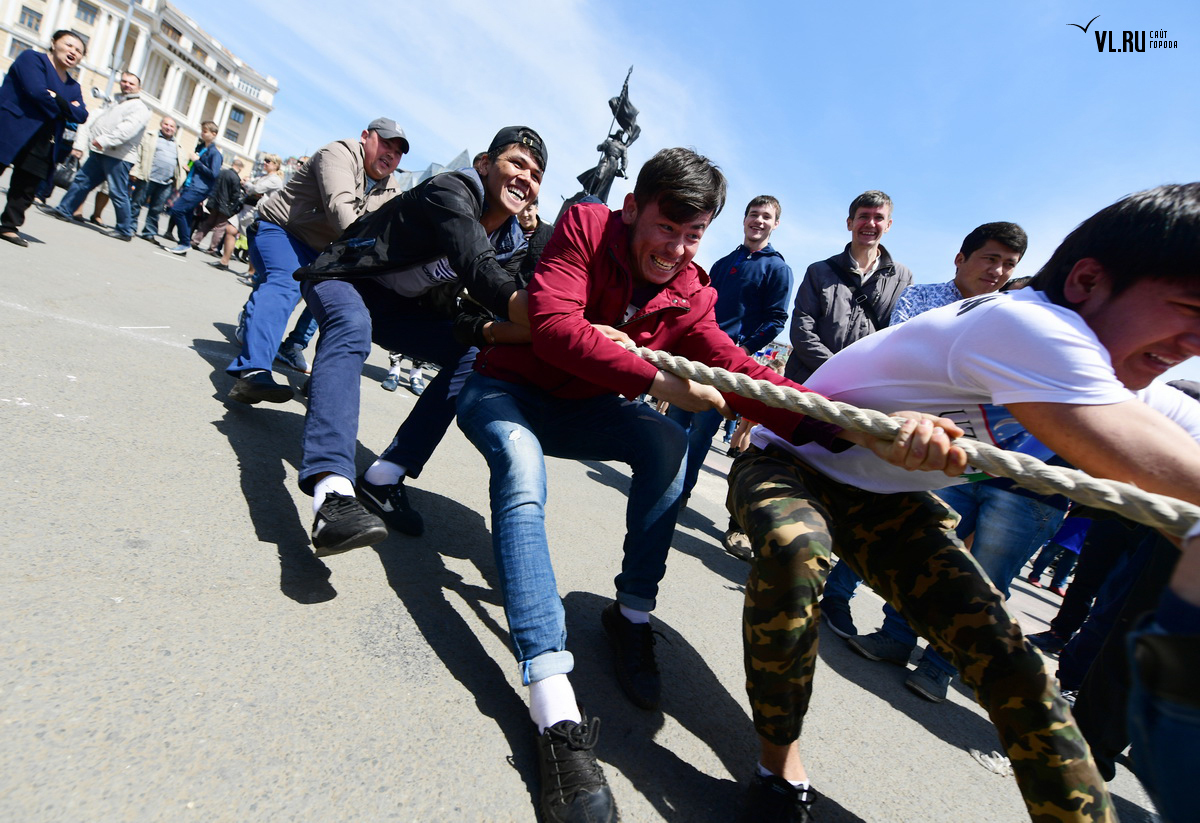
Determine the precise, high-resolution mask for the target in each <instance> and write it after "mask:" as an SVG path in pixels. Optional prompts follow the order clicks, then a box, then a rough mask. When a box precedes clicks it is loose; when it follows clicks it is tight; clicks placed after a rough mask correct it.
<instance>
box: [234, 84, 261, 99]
mask: <svg viewBox="0 0 1200 823" xmlns="http://www.w3.org/2000/svg"><path fill="white" fill-rule="evenodd" d="M238 88H239V89H241V90H242V91H244V92H245V93H246V94H247V95H249V96H250V97H253V98H254V99H255V100H257V99H258V97H259V95H261V94H262V89H260V88H259V87H258V86H252V85H250V84H249V83H247V82H246V81H245V80H241V79H239V80H238Z"/></svg>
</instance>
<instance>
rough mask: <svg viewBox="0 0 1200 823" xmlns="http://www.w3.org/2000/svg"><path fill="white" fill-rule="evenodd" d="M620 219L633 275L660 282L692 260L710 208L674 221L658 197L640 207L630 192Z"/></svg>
mask: <svg viewBox="0 0 1200 823" xmlns="http://www.w3.org/2000/svg"><path fill="white" fill-rule="evenodd" d="M621 219H622V221H623V222H624V223H625V225H626V226H629V262H630V264H631V265H632V266H633V276H634V278H635V279H636V280H638V281H640V282H643V283H649V284H652V285H662V284H664V283H666V282H668V281H669V280H670V279H671V278H673V277H674V276H675V275H677V274H679V273H680V272H681V271H683V270H684V269H685V268H687V266H688V264H689V263H691V262H692V259H693V258H694V257H695V256H696V252H697V251H699V250H700V240H701V239H702V238H703V237H704V230H705V229H707V228H708V224H709V222H710V221H711V220H712V212H704V213H703V214H698V215H696V216H695V217H692V218H690V219H689V220H687V221H685V222H683V223H676V222H675V221H673V220H671V219H670V218H668V217H667V216H666V215H665V214H663V213H662V210H661V209H660V208H659V204H658V201H657V200H655V201H653V202H651V203H647V204H646V206H645V208H641V209H639V208H638V206H637V201H636V200H635V199H634V196H633V193H632V192H631V193H629V194H627V195H626V196H625V204H624V206H623V207H622V209H621Z"/></svg>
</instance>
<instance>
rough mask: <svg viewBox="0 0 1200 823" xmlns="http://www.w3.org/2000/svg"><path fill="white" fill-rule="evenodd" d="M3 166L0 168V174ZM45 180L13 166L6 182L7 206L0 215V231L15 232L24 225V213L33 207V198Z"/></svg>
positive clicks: (2, 171)
mask: <svg viewBox="0 0 1200 823" xmlns="http://www.w3.org/2000/svg"><path fill="white" fill-rule="evenodd" d="M5 168H6V167H5V166H0V174H3V173H4V169H5ZM44 179H45V178H43V177H39V176H38V175H36V174H30V173H29V172H27V171H25V170H24V169H22V168H20V167H19V166H14V167H13V170H12V176H11V177H10V178H9V180H8V205H6V206H5V207H4V213H3V214H0V231H6V232H11V231H16V230H17V229H18V228H20V227H21V226H22V225H23V224H24V223H25V212H27V211H29V207H30V206H31V205H33V198H34V196H35V195H36V194H37V191H38V188H39V187H40V186H41V185H42V182H43V180H44Z"/></svg>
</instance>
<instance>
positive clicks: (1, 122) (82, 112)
mask: <svg viewBox="0 0 1200 823" xmlns="http://www.w3.org/2000/svg"><path fill="white" fill-rule="evenodd" d="M86 53H87V47H86V46H85V45H84V44H83V40H81V39H80V37H79V35H77V34H75V33H74V32H72V31H66V30H61V31H56V32H55V33H54V36H53V37H52V38H51V39H50V53H49V54H43V53H41V52H36V51H34V50H33V49H29V50H28V51H24V52H21V54H19V55H17V59H16V60H14V61H13V64H12V66H10V67H9V69H8V74H7V75H5V77H4V84H3V85H0V173H3V172H4V170H5V169H7V168H8V167H9V166H12V177H11V178H10V179H9V183H8V206H7V207H6V208H5V209H4V212H3V214H0V240H7V241H8V242H9V243H15V244H16V245H18V246H28V245H29V244H28V243H27V242H25V238H23V237H22V236H21V235H20V233H19V232H18V231H17V229H18V228H20V226H21V224H22V223H24V222H25V212H26V211H28V210H29V206H30V204H32V203H33V197H34V195H35V194H36V193H37V190H38V187H39V186H41V185H42V183H43V182H44V181H45V180H47V179H48V178H49V177H50V175H51V174H52V173H53V172H54V166H55V164H56V162H57V161H58V159H59V158H58V156H57V155H58V154H59V153H60V152H58V151H56V149H57V148H58V144H59V143H61V141H62V133H63V126H64V125H65V124H66V123H67V121H71V122H74V123H83V122H84V121H86V120H87V117H88V111H87V106H85V105H84V104H83V93H82V90H81V89H80V87H79V83H78V82H76V80H75V78H73V77H71V75H69V74H67V71H68V70H69V69H72V68H74V67H75V66H77V65H78V64H79V61H80V60H82V59H83V55H84V54H86ZM63 148H64V149H66V150H67V151H69V150H70V146H65V147H63ZM61 153H63V154H65V153H66V152H65V151H63V152H61Z"/></svg>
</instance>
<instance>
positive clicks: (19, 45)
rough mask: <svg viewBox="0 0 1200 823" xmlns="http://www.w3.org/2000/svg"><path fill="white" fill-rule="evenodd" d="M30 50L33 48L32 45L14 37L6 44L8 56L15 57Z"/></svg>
mask: <svg viewBox="0 0 1200 823" xmlns="http://www.w3.org/2000/svg"><path fill="white" fill-rule="evenodd" d="M31 48H33V44H32V43H26V42H25V41H24V40H18V39H17V38H15V37H14V38H13V39H12V42H11V43H9V44H8V56H9V57H16V56H17V55H19V54H20V53H21V52H23V51H29V50H30V49H31Z"/></svg>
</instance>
